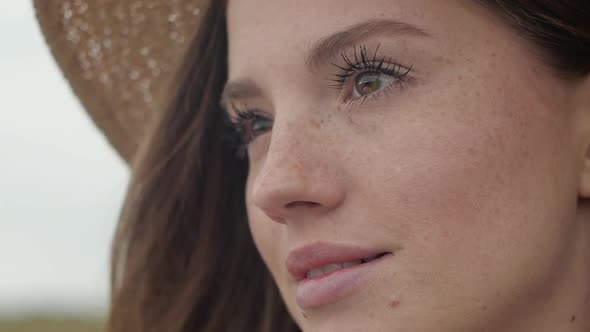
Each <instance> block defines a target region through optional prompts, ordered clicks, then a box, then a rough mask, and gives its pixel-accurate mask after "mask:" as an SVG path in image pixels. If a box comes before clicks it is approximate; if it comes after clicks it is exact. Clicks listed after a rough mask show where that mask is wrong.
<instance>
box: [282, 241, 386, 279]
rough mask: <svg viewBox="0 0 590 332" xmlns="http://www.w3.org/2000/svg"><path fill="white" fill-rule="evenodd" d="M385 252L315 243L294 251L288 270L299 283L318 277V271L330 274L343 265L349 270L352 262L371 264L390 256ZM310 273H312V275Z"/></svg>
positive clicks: (290, 255)
mask: <svg viewBox="0 0 590 332" xmlns="http://www.w3.org/2000/svg"><path fill="white" fill-rule="evenodd" d="M388 253H390V252H387V251H385V250H379V249H367V248H361V247H356V246H349V245H341V244H327V243H321V242H317V243H313V244H310V245H306V246H303V247H300V248H297V249H294V250H292V251H291V252H290V253H289V255H288V257H287V262H286V265H287V270H288V271H289V273H290V274H291V276H293V277H294V278H295V279H296V280H297V281H300V280H304V279H306V278H307V277H308V276H311V277H313V276H318V273H319V272H318V271H321V270H318V269H323V272H324V273H323V274H327V273H330V272H331V271H330V270H333V271H335V270H334V266H336V265H339V264H341V265H342V267H343V268H348V267H351V266H354V265H358V264H353V265H351V262H354V263H357V262H359V261H360V262H361V264H362V263H365V262H369V261H371V260H373V259H376V258H379V257H381V256H383V255H385V254H388ZM310 272H312V273H311V274H310Z"/></svg>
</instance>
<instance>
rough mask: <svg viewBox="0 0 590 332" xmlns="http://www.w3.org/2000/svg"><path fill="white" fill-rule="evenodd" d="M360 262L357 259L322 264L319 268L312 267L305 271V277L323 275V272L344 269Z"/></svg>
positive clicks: (360, 261)
mask: <svg viewBox="0 0 590 332" xmlns="http://www.w3.org/2000/svg"><path fill="white" fill-rule="evenodd" d="M361 263H363V261H362V260H360V259H359V260H356V261H352V262H346V263H336V264H329V265H326V266H322V267H320V268H317V269H313V270H311V271H309V272H307V275H306V277H307V278H317V277H320V276H323V275H324V274H328V273H330V272H333V271H336V270H340V269H344V268H347V267H351V266H354V265H359V264H361Z"/></svg>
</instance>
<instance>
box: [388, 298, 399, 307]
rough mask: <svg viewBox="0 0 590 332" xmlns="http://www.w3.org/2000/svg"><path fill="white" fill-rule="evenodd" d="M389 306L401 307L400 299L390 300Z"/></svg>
mask: <svg viewBox="0 0 590 332" xmlns="http://www.w3.org/2000/svg"><path fill="white" fill-rule="evenodd" d="M389 306H390V307H391V308H397V307H399V301H398V300H393V301H390V302H389Z"/></svg>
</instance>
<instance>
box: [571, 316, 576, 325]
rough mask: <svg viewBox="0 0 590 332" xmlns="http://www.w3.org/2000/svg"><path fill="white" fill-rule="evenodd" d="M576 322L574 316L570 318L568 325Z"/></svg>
mask: <svg viewBox="0 0 590 332" xmlns="http://www.w3.org/2000/svg"><path fill="white" fill-rule="evenodd" d="M575 320H576V315H572V318H570V323H573V322H574V321H575Z"/></svg>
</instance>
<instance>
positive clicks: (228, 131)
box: [223, 102, 262, 159]
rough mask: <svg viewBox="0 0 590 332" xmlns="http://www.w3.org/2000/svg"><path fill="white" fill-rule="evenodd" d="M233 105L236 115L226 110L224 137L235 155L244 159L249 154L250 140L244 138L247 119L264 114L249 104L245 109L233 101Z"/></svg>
mask: <svg viewBox="0 0 590 332" xmlns="http://www.w3.org/2000/svg"><path fill="white" fill-rule="evenodd" d="M231 107H232V108H233V109H234V110H235V115H234V116H231V115H229V114H228V113H227V112H225V114H226V116H225V119H224V125H225V134H224V137H223V138H224V142H226V143H227V144H228V146H229V147H230V148H231V149H232V150H233V151H234V153H235V157H237V158H238V159H243V158H245V157H246V156H247V152H248V143H249V142H247V141H245V140H244V135H243V132H242V131H243V128H242V127H243V125H244V123H245V122H246V121H249V120H252V119H254V118H256V117H258V116H262V114H261V113H260V112H259V111H258V110H256V109H251V108H249V107H248V106H247V105H245V107H244V109H241V108H239V107H238V106H237V105H236V104H235V103H233V102H232V103H231Z"/></svg>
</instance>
